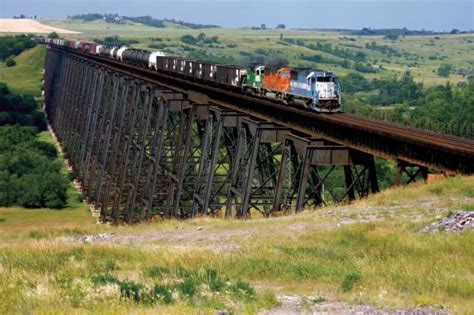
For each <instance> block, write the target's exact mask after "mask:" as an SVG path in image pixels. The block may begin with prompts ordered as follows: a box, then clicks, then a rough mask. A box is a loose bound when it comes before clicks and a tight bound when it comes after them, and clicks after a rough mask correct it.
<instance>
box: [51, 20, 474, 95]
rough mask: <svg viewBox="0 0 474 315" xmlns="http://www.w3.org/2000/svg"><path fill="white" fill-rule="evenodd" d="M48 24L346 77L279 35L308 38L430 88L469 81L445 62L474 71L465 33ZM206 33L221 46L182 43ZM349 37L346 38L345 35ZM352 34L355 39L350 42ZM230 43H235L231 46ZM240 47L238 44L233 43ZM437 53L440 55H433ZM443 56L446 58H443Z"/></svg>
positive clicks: (73, 22) (85, 35)
mask: <svg viewBox="0 0 474 315" xmlns="http://www.w3.org/2000/svg"><path fill="white" fill-rule="evenodd" d="M42 22H43V23H45V24H47V25H50V26H54V27H60V28H65V29H71V30H75V31H81V32H83V34H82V35H81V36H72V37H71V38H82V39H93V38H98V37H104V36H110V35H118V36H120V37H124V38H134V39H139V40H140V43H139V44H136V45H134V46H136V47H139V48H146V47H147V45H149V44H151V43H152V42H153V40H152V39H151V38H156V37H158V38H162V41H160V42H158V43H160V44H165V45H166V46H167V47H168V48H169V50H170V51H171V52H174V53H179V52H181V53H182V51H180V50H182V49H183V47H187V48H188V49H189V48H191V49H196V50H197V51H198V52H200V53H203V54H204V55H206V54H209V53H210V54H213V55H217V56H219V55H222V56H230V57H234V58H235V59H236V60H237V61H239V60H242V55H241V53H246V52H255V51H256V50H258V49H265V50H267V51H268V50H274V51H278V52H280V53H281V54H283V55H285V56H286V57H287V58H288V59H289V61H290V64H292V65H302V64H305V65H310V66H313V67H317V68H322V69H328V70H331V71H334V72H335V73H337V74H338V75H344V74H346V73H348V72H349V71H351V72H352V71H354V70H348V69H345V68H342V67H340V66H335V65H329V64H317V63H308V62H306V61H304V60H303V59H301V54H304V55H306V56H311V55H315V54H317V55H320V56H322V57H326V58H330V59H335V60H338V61H341V60H342V59H341V58H340V57H337V56H334V55H332V54H328V53H325V52H321V51H315V50H311V49H308V48H306V47H302V46H298V45H291V44H290V45H283V44H281V42H280V35H281V34H283V37H284V38H292V39H295V40H303V41H305V42H306V43H316V42H320V43H330V44H332V46H333V47H338V48H340V49H342V48H344V49H350V50H351V51H353V52H359V51H360V52H364V53H366V54H367V57H368V58H367V59H368V60H367V62H366V63H369V64H371V65H373V66H375V67H379V66H383V67H384V68H385V69H386V70H384V71H382V72H379V73H375V74H364V76H366V77H367V78H370V79H372V78H381V77H390V76H393V75H401V74H402V73H403V72H405V71H407V70H409V71H411V72H412V73H413V76H414V78H415V80H416V81H418V82H423V83H424V84H425V85H426V86H432V85H437V84H446V83H447V82H448V81H449V82H451V83H457V82H460V81H465V80H466V78H463V77H462V76H461V75H458V74H452V75H450V76H449V77H448V78H442V77H439V76H438V75H437V74H436V70H437V69H438V67H439V66H440V65H441V64H443V63H448V64H453V65H454V66H456V67H458V68H462V69H465V70H469V69H471V70H473V64H474V56H473V54H472V53H471V52H472V49H473V45H474V43H473V42H474V34H460V35H437V36H435V35H433V36H406V37H401V38H399V39H398V40H396V41H392V40H388V39H384V38H383V37H382V36H351V35H347V34H345V33H342V32H336V31H301V30H249V29H226V28H215V29H204V30H192V29H188V28H176V27H167V28H163V29H160V28H152V27H148V26H143V25H139V24H135V25H121V24H113V23H105V22H104V21H93V22H86V23H84V22H81V21H77V20H69V19H57V20H44V21H42ZM201 32H204V33H205V34H206V35H207V36H218V37H219V41H220V44H219V45H217V46H218V47H212V48H211V47H197V46H189V45H185V44H183V43H182V42H181V41H180V38H181V36H183V35H187V34H190V35H193V36H197V35H198V34H199V33H201ZM344 37H345V38H344ZM347 38H351V40H348V39H347ZM372 42H375V43H376V44H377V45H379V46H381V45H386V46H388V47H390V48H393V49H395V50H396V51H397V52H398V53H400V54H401V55H400V56H392V57H390V58H389V57H388V56H387V55H386V54H384V53H382V52H379V51H374V50H369V49H367V48H366V47H365V45H366V44H368V43H369V44H370V43H372ZM228 45H231V47H228ZM234 46H235V47H234ZM433 56H436V58H437V59H430V57H433ZM440 58H441V59H440Z"/></svg>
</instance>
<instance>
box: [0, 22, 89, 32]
mask: <svg viewBox="0 0 474 315" xmlns="http://www.w3.org/2000/svg"><path fill="white" fill-rule="evenodd" d="M51 32H56V33H59V34H81V33H79V32H74V31H68V30H63V29H60V28H56V27H51V26H47V25H44V24H42V23H40V22H38V21H35V20H30V19H20V20H18V19H0V33H45V34H48V33H51Z"/></svg>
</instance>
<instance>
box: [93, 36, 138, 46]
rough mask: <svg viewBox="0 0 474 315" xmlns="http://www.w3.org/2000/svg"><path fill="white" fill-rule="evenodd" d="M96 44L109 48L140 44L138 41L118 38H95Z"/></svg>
mask: <svg viewBox="0 0 474 315" xmlns="http://www.w3.org/2000/svg"><path fill="white" fill-rule="evenodd" d="M94 42H96V43H99V44H102V45H107V46H130V45H132V44H138V43H139V41H138V40H136V39H123V38H119V37H118V36H106V37H104V39H100V38H94Z"/></svg>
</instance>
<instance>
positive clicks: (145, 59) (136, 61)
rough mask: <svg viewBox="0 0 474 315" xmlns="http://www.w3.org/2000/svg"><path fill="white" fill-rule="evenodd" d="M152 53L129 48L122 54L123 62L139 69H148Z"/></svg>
mask: <svg viewBox="0 0 474 315" xmlns="http://www.w3.org/2000/svg"><path fill="white" fill-rule="evenodd" d="M150 55H151V52H150V51H148V50H142V49H134V48H129V49H126V50H124V52H123V53H122V60H123V61H125V62H127V63H130V64H132V65H135V66H139V67H148V63H149V61H150Z"/></svg>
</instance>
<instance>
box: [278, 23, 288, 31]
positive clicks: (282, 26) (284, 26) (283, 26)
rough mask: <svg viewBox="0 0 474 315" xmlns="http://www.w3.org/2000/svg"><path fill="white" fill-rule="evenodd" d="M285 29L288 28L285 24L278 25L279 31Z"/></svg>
mask: <svg viewBox="0 0 474 315" xmlns="http://www.w3.org/2000/svg"><path fill="white" fill-rule="evenodd" d="M285 28H286V25H285V24H278V25H277V29H279V30H284V29H285Z"/></svg>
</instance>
